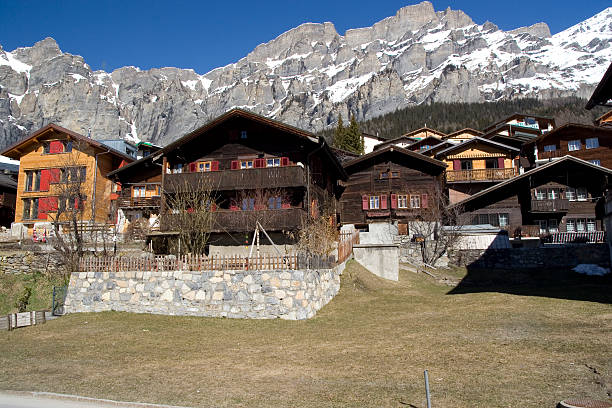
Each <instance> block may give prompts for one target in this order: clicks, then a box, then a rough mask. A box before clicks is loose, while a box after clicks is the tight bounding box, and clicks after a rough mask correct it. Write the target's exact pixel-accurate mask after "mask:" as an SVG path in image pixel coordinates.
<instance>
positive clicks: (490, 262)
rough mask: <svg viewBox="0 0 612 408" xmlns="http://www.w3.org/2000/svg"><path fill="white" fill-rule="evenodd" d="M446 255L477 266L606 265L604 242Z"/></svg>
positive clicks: (607, 250) (473, 251)
mask: <svg viewBox="0 0 612 408" xmlns="http://www.w3.org/2000/svg"><path fill="white" fill-rule="evenodd" d="M450 258H451V262H452V263H454V264H456V265H459V266H469V267H473V268H480V269H485V268H486V269H533V268H573V267H575V266H576V265H579V264H597V265H600V266H602V267H609V266H610V251H609V249H608V245H607V244H573V245H545V246H541V247H538V248H504V249H485V250H478V249H474V250H461V251H455V252H453V253H452V254H451V256H450Z"/></svg>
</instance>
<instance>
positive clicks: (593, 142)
mask: <svg viewBox="0 0 612 408" xmlns="http://www.w3.org/2000/svg"><path fill="white" fill-rule="evenodd" d="M585 142H586V143H585V145H586V148H587V149H595V148H597V147H599V139H598V138H596V137H591V138H589V139H587V140H586V141H585Z"/></svg>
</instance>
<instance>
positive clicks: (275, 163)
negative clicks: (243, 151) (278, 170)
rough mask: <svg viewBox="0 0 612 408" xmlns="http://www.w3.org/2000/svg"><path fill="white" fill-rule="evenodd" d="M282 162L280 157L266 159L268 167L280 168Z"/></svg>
mask: <svg viewBox="0 0 612 408" xmlns="http://www.w3.org/2000/svg"><path fill="white" fill-rule="evenodd" d="M280 165H281V160H280V158H279V157H273V158H270V159H266V167H280Z"/></svg>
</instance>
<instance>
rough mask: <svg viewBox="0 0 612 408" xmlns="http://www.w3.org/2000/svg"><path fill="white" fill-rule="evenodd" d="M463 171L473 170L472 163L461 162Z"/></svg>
mask: <svg viewBox="0 0 612 408" xmlns="http://www.w3.org/2000/svg"><path fill="white" fill-rule="evenodd" d="M461 170H472V161H471V160H461Z"/></svg>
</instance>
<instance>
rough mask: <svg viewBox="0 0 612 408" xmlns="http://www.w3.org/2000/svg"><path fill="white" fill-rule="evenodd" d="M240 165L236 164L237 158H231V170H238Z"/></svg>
mask: <svg viewBox="0 0 612 408" xmlns="http://www.w3.org/2000/svg"><path fill="white" fill-rule="evenodd" d="M239 168H240V166H239V165H238V160H232V167H231V169H232V170H238V169H239Z"/></svg>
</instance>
